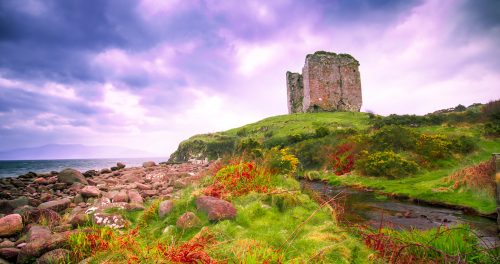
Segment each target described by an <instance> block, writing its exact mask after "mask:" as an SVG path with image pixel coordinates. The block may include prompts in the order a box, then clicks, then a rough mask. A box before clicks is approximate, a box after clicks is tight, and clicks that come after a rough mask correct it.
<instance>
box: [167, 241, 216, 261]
mask: <svg viewBox="0 0 500 264" xmlns="http://www.w3.org/2000/svg"><path fill="white" fill-rule="evenodd" d="M213 240H214V237H213V236H212V235H204V236H200V237H195V238H193V239H191V240H189V241H188V242H186V243H184V244H181V245H178V246H176V245H172V246H168V247H167V246H164V245H161V244H159V245H157V249H158V251H160V253H161V254H162V255H163V256H164V257H165V258H166V259H167V260H169V261H171V262H173V263H189V264H198V263H202V264H215V263H217V261H216V260H214V259H212V258H211V257H210V256H209V255H208V254H207V252H205V248H206V247H207V245H208V244H209V243H211V242H213Z"/></svg>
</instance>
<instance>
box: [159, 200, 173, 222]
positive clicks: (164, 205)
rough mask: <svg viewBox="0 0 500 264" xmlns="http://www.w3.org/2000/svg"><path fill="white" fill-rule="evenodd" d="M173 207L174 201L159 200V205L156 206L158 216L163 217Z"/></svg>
mask: <svg viewBox="0 0 500 264" xmlns="http://www.w3.org/2000/svg"><path fill="white" fill-rule="evenodd" d="M173 208H174V203H173V202H172V200H167V201H163V202H161V203H160V205H159V206H158V216H160V218H163V217H165V216H166V215H167V214H169V213H170V212H171V211H172V209H173Z"/></svg>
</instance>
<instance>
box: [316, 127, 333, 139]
mask: <svg viewBox="0 0 500 264" xmlns="http://www.w3.org/2000/svg"><path fill="white" fill-rule="evenodd" d="M329 134H330V129H328V128H327V127H324V126H322V127H318V128H316V130H315V135H316V137H317V138H322V137H326V136H328V135H329Z"/></svg>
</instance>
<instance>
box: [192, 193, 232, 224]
mask: <svg viewBox="0 0 500 264" xmlns="http://www.w3.org/2000/svg"><path fill="white" fill-rule="evenodd" d="M196 208H197V209H198V210H199V211H201V212H204V213H206V214H207V215H208V220H210V221H220V220H224V219H233V218H235V217H236V208H234V206H233V205H232V204H231V203H230V202H228V201H225V200H222V199H219V198H215V197H212V196H201V197H198V198H196Z"/></svg>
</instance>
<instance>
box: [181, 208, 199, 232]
mask: <svg viewBox="0 0 500 264" xmlns="http://www.w3.org/2000/svg"><path fill="white" fill-rule="evenodd" d="M175 225H176V226H177V227H178V228H181V229H189V228H193V227H197V226H199V225H201V220H200V219H199V218H198V216H196V215H195V214H194V213H193V212H186V213H184V214H183V215H181V216H180V217H179V219H177V222H176V223H175Z"/></svg>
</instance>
